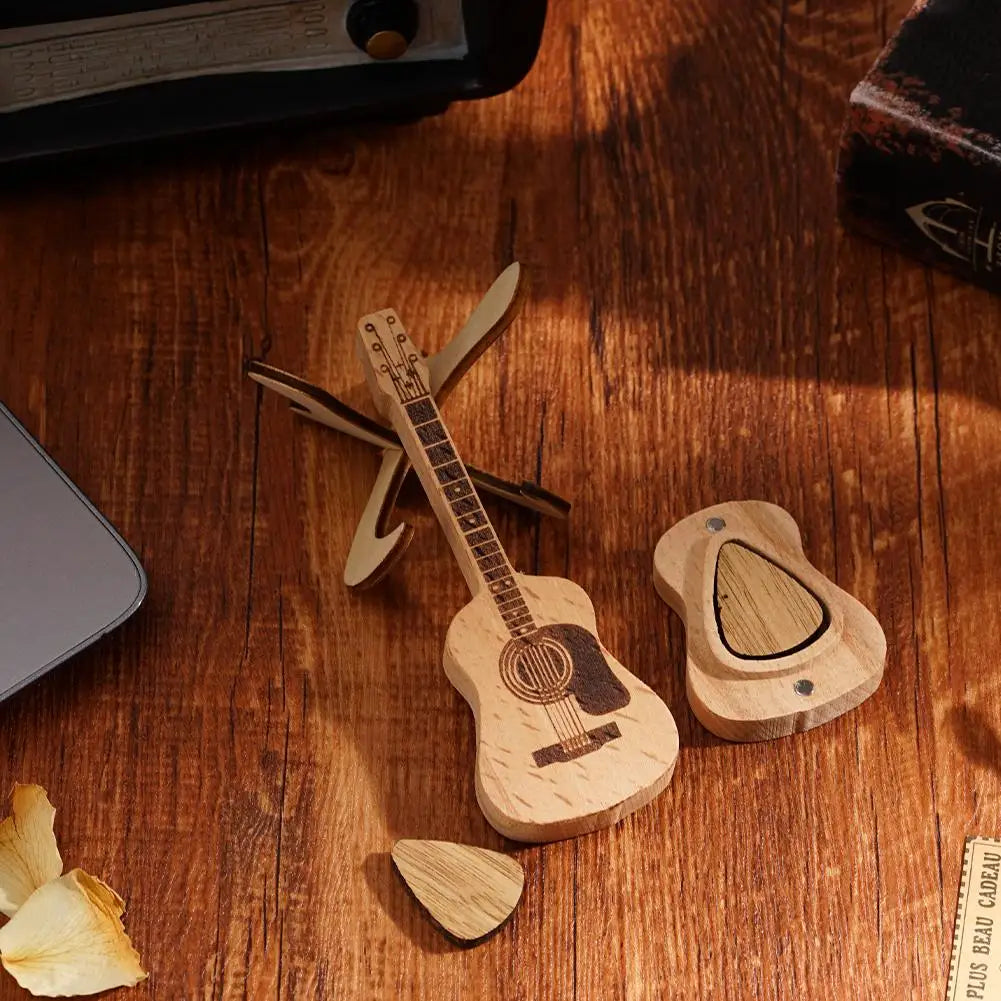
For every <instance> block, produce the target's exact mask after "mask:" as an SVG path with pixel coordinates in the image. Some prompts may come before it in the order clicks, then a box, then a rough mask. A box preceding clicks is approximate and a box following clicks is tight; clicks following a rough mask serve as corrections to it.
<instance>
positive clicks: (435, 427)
mask: <svg viewBox="0 0 1001 1001" xmlns="http://www.w3.org/2000/svg"><path fill="white" fill-rule="evenodd" d="M417 437H418V438H420V440H421V444H422V445H424V446H427V445H434V444H435V443H436V442H439V441H444V440H445V438H446V435H445V429H444V428H443V427H442V426H441V421H431V422H430V423H428V424H422V425H421V426H420V427H419V428H417Z"/></svg>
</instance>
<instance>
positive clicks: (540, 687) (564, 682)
mask: <svg viewBox="0 0 1001 1001" xmlns="http://www.w3.org/2000/svg"><path fill="white" fill-rule="evenodd" d="M500 670H501V678H502V679H503V680H504V684H505V685H507V687H508V688H509V689H511V691H512V692H514V694H515V695H517V696H518V698H519V699H523V700H524V701H525V702H534V703H535V704H536V705H549V704H551V703H554V702H558V701H559V700H560V699H562V698H563V697H564V696H565V695H566V692H567V687H568V686H569V684H570V679H571V678H572V677H573V661H572V660H571V659H570V654H569V653H567V651H566V650H565V649H564V648H563V646H562V645H561V644H560V643H557V642H556V640H554V639H551V638H550V637H548V636H534V637H526V638H525V639H520V640H516V641H515V642H513V643H509V644H508V645H507V646H506V647H505V648H504V653H503V654H502V655H501V665H500Z"/></svg>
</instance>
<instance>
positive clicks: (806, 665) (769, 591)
mask: <svg viewBox="0 0 1001 1001" xmlns="http://www.w3.org/2000/svg"><path fill="white" fill-rule="evenodd" d="M654 584H655V586H656V588H657V592H658V593H659V594H660V596H661V597H662V598H663V599H664V600H665V601H666V602H667V603H668V604H669V605H670V606H671V607H672V608H673V609H674V610H675V611H676V612H677V613H678V614H679V615H680V616H681V617H682V619H684V621H685V631H686V644H687V660H688V670H687V689H688V701H689V703H690V705H691V707H692V711H693V712H694V713H695V715H696V716H697V717H698V718H699V721H700V722H701V723H702V725H703V726H704V727H705V728H706V729H707V730H711V731H712V732H713V733H715V734H717V736H720V737H723V738H725V739H727V740H766V739H769V738H771V737H782V736H785V735H786V734H790V733H795V732H799V731H802V730H808V729H810V728H811V727H814V726H819V725H820V724H821V723H825V722H827V721H828V720H830V719H833V718H834V717H835V716H840V715H841V714H842V713H845V712H847V711H848V710H849V709H853V708H854V707H855V706H857V705H858V704H859V703H860V702H863V701H864V700H865V699H866V698H868V697H869V696H870V695H871V694H872V693H873V692H874V691H875V690H876V689H877V688H878V687H879V682H880V679H881V678H882V676H883V661H884V659H885V657H886V637H885V636H884V635H883V630H882V629H881V628H880V625H879V623H878V622H877V621H876V619H875V617H874V616H873V615H872V613H871V612H870V611H869V610H868V609H867V608H866V607H865V606H864V605H862V604H861V603H860V602H858V601H856V600H855V598H853V597H852V596H851V595H850V594H847V593H846V592H844V591H842V590H841V588H839V587H838V586H837V585H835V584H834V583H833V582H832V581H830V580H828V578H826V577H825V576H824V575H823V574H821V573H820V571H819V570H817V569H816V568H815V567H814V566H812V565H811V564H810V563H809V562H808V561H807V559H806V556H805V555H804V554H803V543H802V541H801V540H800V534H799V528H798V527H797V526H796V522H795V521H793V519H792V517H791V515H789V513H788V512H787V511H784V510H783V509H782V508H780V507H776V505H774V504H766V503H765V502H763V501H741V502H734V503H729V504H719V505H717V506H716V507H711V508H706V509H705V510H704V511H699V512H698V513H697V514H693V515H690V516H689V517H688V518H685V519H684V520H683V521H680V522H679V523H678V524H677V525H675V526H674V527H673V528H672V529H671V530H670V531H669V532H667V533H666V534H665V535H664V536H662V537H661V540H660V542H658V543H657V549H656V551H655V553H654Z"/></svg>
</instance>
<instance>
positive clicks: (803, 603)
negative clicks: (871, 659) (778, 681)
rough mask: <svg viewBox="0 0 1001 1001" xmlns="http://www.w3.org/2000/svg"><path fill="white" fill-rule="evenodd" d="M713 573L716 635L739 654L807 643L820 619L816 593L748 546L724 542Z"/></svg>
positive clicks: (769, 654) (821, 609) (750, 654)
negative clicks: (716, 622) (716, 620)
mask: <svg viewBox="0 0 1001 1001" xmlns="http://www.w3.org/2000/svg"><path fill="white" fill-rule="evenodd" d="M713 576H714V579H715V585H714V586H715V592H716V603H717V607H718V613H717V614H718V618H719V627H720V635H721V636H722V637H723V640H724V641H725V643H726V645H727V646H728V647H729V648H730V649H731V650H733V651H734V652H735V653H736V654H738V655H740V656H743V657H768V658H772V657H775V656H776V655H781V654H783V653H785V652H786V651H788V650H792V649H794V648H795V647H797V646H800V645H802V644H804V643H808V642H809V641H810V638H811V637H812V636H813V635H814V634H815V633H816V632H817V630H818V629H820V627H821V626H822V625H823V624H824V606H823V605H822V604H821V603H820V602H819V601H818V600H817V598H816V596H815V595H813V594H811V592H810V591H808V590H807V589H806V588H805V587H804V586H803V585H802V584H801V583H800V582H799V581H798V580H796V578H795V577H794V576H793V575H792V574H790V573H789V572H788V570H786V569H784V568H782V567H780V566H778V565H777V564H775V563H773V562H772V561H771V560H769V559H767V558H766V557H764V556H762V555H761V554H760V553H758V552H755V551H754V550H753V549H751V548H750V546H747V545H745V544H742V543H738V542H727V543H724V544H723V546H722V547H721V549H720V551H719V554H718V555H717V557H716V569H715V572H714V575H713Z"/></svg>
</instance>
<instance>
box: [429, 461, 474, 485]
mask: <svg viewBox="0 0 1001 1001" xmlns="http://www.w3.org/2000/svg"><path fill="white" fill-rule="evenodd" d="M434 473H435V476H437V477H438V482H439V483H441V484H442V485H443V486H444V485H446V484H448V483H451V482H452V481H453V480H458V479H465V476H466V474H465V473H464V472H463V470H462V463H461V462H450V463H449V464H448V465H447V466H439V467H438V468H437V469H436V470H435V471H434ZM470 489H472V487H470Z"/></svg>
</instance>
